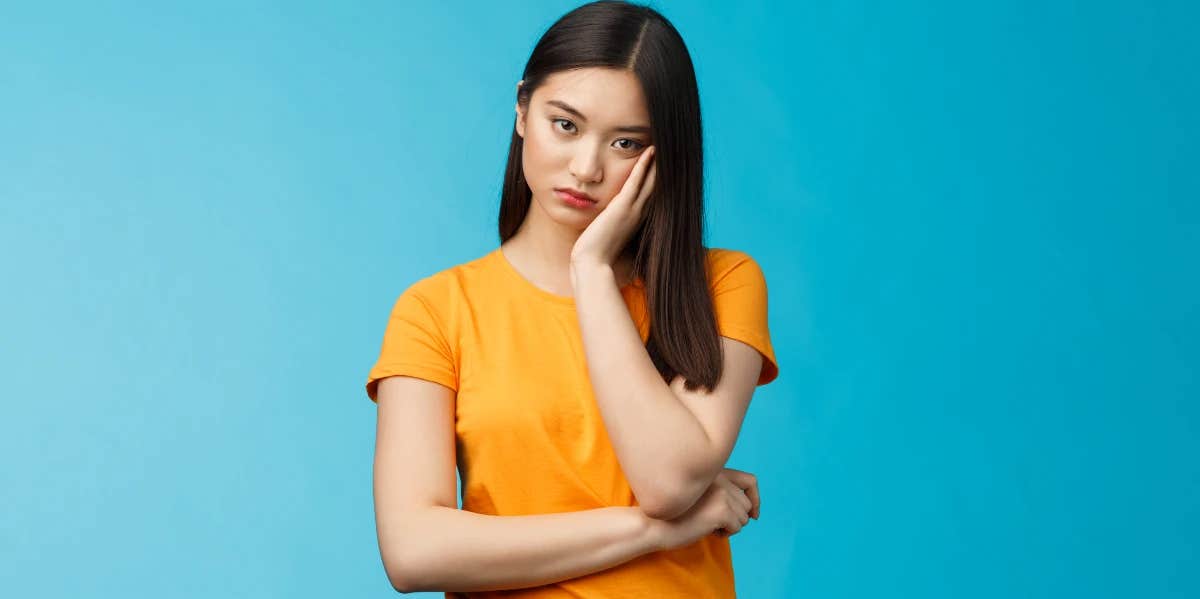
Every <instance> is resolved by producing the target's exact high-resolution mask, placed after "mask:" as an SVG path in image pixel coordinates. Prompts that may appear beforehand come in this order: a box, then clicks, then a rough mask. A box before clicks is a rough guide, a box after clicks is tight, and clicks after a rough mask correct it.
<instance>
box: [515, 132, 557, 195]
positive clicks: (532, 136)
mask: <svg viewBox="0 0 1200 599" xmlns="http://www.w3.org/2000/svg"><path fill="white" fill-rule="evenodd" d="M557 147H558V145H557V144H556V143H555V141H554V140H553V139H550V138H548V137H547V136H546V134H545V133H544V132H535V131H532V130H531V128H526V129H525V142H524V147H523V148H522V150H521V168H522V169H524V171H525V179H526V180H527V181H528V182H529V186H530V187H531V188H537V187H538V186H539V182H540V181H542V180H543V179H544V178H545V177H546V175H547V173H549V172H550V171H552V170H553V169H555V168H557V166H556V165H557V164H558V162H559V160H558V157H557V156H556V151H557Z"/></svg>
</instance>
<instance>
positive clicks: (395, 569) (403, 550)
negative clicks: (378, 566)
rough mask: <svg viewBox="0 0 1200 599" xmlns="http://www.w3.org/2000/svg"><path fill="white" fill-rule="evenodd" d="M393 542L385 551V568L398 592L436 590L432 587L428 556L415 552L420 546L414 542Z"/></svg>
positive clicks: (389, 580)
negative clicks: (427, 566)
mask: <svg viewBox="0 0 1200 599" xmlns="http://www.w3.org/2000/svg"><path fill="white" fill-rule="evenodd" d="M398 545H399V546H397V544H396V543H392V544H390V545H389V546H388V550H387V551H384V552H383V569H384V571H385V572H386V573H387V578H388V582H389V583H391V585H392V588H393V589H395V590H396V592H398V593H415V592H418V591H430V590H434V589H432V588H430V586H431V585H430V584H429V575H430V572H429V570H428V568H426V567H425V566H426V565H428V562H429V560H428V559H426V558H427V557H428V556H424V555H417V554H414V553H413V552H414V551H417V550H419V547H416V546H414V545H413V544H412V543H405V542H401V543H399V544H398Z"/></svg>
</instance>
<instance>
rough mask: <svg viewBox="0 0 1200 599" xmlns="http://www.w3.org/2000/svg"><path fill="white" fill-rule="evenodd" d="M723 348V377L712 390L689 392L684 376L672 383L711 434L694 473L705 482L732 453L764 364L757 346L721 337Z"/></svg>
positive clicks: (677, 394) (701, 389) (672, 388)
mask: <svg viewBox="0 0 1200 599" xmlns="http://www.w3.org/2000/svg"><path fill="white" fill-rule="evenodd" d="M721 351H722V354H723V355H724V357H723V358H722V372H721V378H720V380H718V381H717V386H716V387H715V388H714V389H713V390H712V392H707V391H706V390H705V389H704V388H702V387H698V388H696V389H695V390H693V391H688V390H687V389H686V388H685V387H684V385H683V383H684V379H683V377H682V376H676V377H675V379H674V380H673V381H672V382H671V391H673V392H674V393H675V396H676V397H678V398H679V401H681V402H682V403H683V405H684V406H686V407H687V408H688V410H690V411H691V412H692V414H693V415H694V416H695V417H696V420H697V421H699V422H700V426H701V427H702V428H703V429H704V432H705V433H706V434H707V435H708V439H709V441H710V444H709V445H710V447H709V451H708V452H707V453H705V454H700V455H699V456H697V460H698V462H697V463H695V464H694V466H695V468H696V469H695V470H694V471H693V472H692V474H693V475H694V476H696V477H698V478H700V479H702V480H705V481H711V480H712V479H713V478H715V477H716V475H717V473H718V472H720V471H721V469H722V468H724V467H725V463H726V462H727V461H728V460H729V455H730V454H731V453H733V447H734V445H735V444H736V443H737V437H738V433H739V432H740V431H741V428H742V422H743V421H744V420H745V417H746V411H747V410H748V408H749V406H750V398H751V397H752V396H753V394H754V389H755V386H756V383H757V382H758V380H759V374H760V372H761V371H762V364H763V357H762V355H761V354H760V353H759V351H758V350H757V349H754V348H753V347H751V346H750V345H748V344H746V343H743V342H741V341H738V340H736V339H731V338H729V337H721ZM705 486H706V487H707V485H705Z"/></svg>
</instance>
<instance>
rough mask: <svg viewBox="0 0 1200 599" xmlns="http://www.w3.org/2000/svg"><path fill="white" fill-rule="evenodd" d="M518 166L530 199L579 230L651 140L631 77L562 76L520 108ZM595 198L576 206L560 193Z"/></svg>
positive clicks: (579, 72)
mask: <svg viewBox="0 0 1200 599" xmlns="http://www.w3.org/2000/svg"><path fill="white" fill-rule="evenodd" d="M517 134H518V135H520V136H521V138H522V139H523V140H524V141H523V146H524V149H523V152H522V167H523V168H524V171H525V180H526V182H527V183H528V184H529V189H530V190H531V191H532V192H533V201H534V202H535V203H536V204H537V205H538V206H540V207H541V209H542V210H543V211H544V212H545V213H546V214H547V215H548V216H549V217H550V218H551V219H553V220H554V221H555V222H558V223H561V224H564V225H568V226H571V227H573V228H576V229H579V230H583V229H584V228H586V227H587V225H588V223H590V222H591V221H592V219H593V218H595V217H596V215H597V214H599V213H600V211H601V210H603V209H604V208H605V206H607V205H608V203H609V202H610V201H611V200H612V198H613V196H615V195H617V192H618V191H620V190H621V186H622V185H623V184H624V183H625V179H627V178H628V177H629V173H630V171H632V170H633V165H634V164H635V163H636V162H637V158H638V156H639V155H641V153H642V152H643V151H645V149H646V147H647V146H649V145H651V143H652V142H653V140H652V139H651V137H650V116H649V114H648V112H647V110H646V101H645V98H644V96H643V95H642V86H641V83H639V82H638V80H637V77H635V76H634V75H633V73H631V72H629V71H625V70H620V69H608V68H600V67H589V68H584V69H576V70H571V71H561V72H558V73H555V74H553V75H551V76H549V77H547V78H546V80H545V81H544V82H543V84H542V86H541V87H539V88H537V89H536V90H534V92H533V97H532V98H531V99H530V102H529V108H528V110H527V111H523V110H522V108H521V106H520V105H519V104H518V105H517ZM564 189H565V190H574V191H576V192H579V193H583V194H586V195H588V196H591V197H592V198H593V199H595V200H596V201H595V202H594V203H592V202H587V203H585V204H582V205H580V204H579V203H578V202H572V201H570V200H568V199H566V198H564V197H563V196H562V194H561V193H560V192H558V191H557V190H564Z"/></svg>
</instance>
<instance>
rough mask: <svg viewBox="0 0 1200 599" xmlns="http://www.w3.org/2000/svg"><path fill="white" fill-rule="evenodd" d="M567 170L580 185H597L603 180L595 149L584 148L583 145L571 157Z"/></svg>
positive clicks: (602, 170) (602, 172)
mask: <svg viewBox="0 0 1200 599" xmlns="http://www.w3.org/2000/svg"><path fill="white" fill-rule="evenodd" d="M567 170H569V171H570V172H571V175H572V176H573V177H575V180H576V181H579V182H580V183H599V182H600V181H601V180H603V178H604V169H603V165H602V164H601V163H600V158H599V157H598V156H597V155H596V151H595V149H593V148H589V147H585V145H584V144H580V147H579V149H578V150H576V152H575V155H574V156H572V157H571V164H570V165H569V166H568V167H567Z"/></svg>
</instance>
